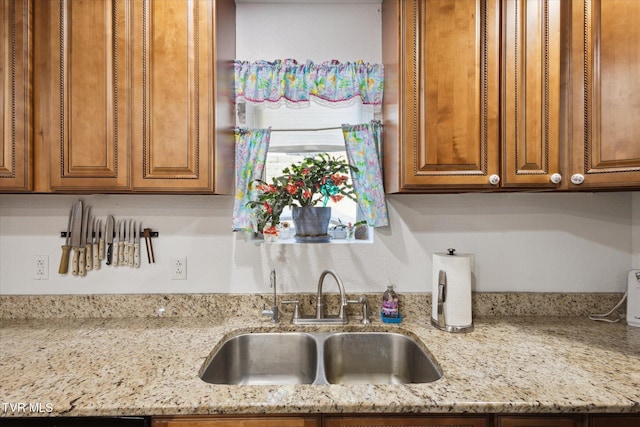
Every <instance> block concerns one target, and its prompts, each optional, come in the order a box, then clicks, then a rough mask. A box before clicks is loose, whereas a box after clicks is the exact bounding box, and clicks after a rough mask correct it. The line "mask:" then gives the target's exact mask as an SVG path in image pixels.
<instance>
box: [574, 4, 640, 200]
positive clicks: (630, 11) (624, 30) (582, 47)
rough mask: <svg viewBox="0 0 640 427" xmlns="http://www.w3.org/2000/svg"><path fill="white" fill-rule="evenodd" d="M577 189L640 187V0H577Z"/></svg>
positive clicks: (575, 166) (575, 73)
mask: <svg viewBox="0 0 640 427" xmlns="http://www.w3.org/2000/svg"><path fill="white" fill-rule="evenodd" d="M572 4H573V12H572V21H573V22H572V33H573V34H572V58H571V59H572V70H573V71H572V88H573V97H572V99H573V101H572V108H573V124H572V136H571V141H572V147H571V154H572V155H571V157H570V170H571V173H572V174H580V175H583V176H584V182H583V183H582V184H578V185H573V184H572V185H571V188H572V189H580V188H583V189H591V188H597V187H617V188H621V187H623V188H624V187H631V186H633V187H636V188H638V187H640V78H638V76H640V25H639V23H640V2H639V1H637V0H575V1H574V2H573V3H572Z"/></svg>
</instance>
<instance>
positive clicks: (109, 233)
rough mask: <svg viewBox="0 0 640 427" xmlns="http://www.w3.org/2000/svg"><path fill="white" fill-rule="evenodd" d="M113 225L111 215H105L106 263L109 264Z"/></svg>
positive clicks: (113, 221)
mask: <svg viewBox="0 0 640 427" xmlns="http://www.w3.org/2000/svg"><path fill="white" fill-rule="evenodd" d="M114 226H115V220H114V219H113V216H111V215H109V216H108V217H107V229H106V231H105V234H106V236H105V237H106V239H107V265H111V257H112V256H113V227H114Z"/></svg>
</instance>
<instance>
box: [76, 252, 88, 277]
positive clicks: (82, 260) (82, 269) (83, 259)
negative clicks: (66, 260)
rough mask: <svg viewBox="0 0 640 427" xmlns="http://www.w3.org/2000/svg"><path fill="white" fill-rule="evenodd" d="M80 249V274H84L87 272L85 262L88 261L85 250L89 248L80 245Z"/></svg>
mask: <svg viewBox="0 0 640 427" xmlns="http://www.w3.org/2000/svg"><path fill="white" fill-rule="evenodd" d="M78 251H79V252H80V254H79V256H78V275H80V276H84V275H86V274H87V270H86V265H85V262H86V261H87V259H86V256H85V252H86V251H87V249H86V248H85V247H84V246H80V247H79V248H78Z"/></svg>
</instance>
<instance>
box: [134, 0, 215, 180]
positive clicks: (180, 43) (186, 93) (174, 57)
mask: <svg viewBox="0 0 640 427" xmlns="http://www.w3.org/2000/svg"><path fill="white" fill-rule="evenodd" d="M133 5H134V11H133V16H134V22H135V25H134V30H133V35H134V36H133V55H134V58H135V64H134V73H133V84H132V91H133V99H134V117H133V189H134V190H157V191H171V190H176V189H180V190H181V191H190V190H191V191H209V190H212V189H213V178H214V177H213V137H214V135H213V131H214V107H215V99H214V97H213V95H214V94H213V82H214V78H215V75H214V65H215V64H216V60H215V51H214V41H215V38H214V36H213V31H214V28H213V25H214V22H213V1H209V0H201V1H179V2H177V1H175V0H153V1H150V0H134V1H133Z"/></svg>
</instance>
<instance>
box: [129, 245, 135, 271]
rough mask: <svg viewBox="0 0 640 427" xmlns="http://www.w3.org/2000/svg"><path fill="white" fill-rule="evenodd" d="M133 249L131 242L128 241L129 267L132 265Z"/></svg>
mask: <svg viewBox="0 0 640 427" xmlns="http://www.w3.org/2000/svg"><path fill="white" fill-rule="evenodd" d="M133 252H134V249H133V243H129V267H133V264H134V253H133Z"/></svg>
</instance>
